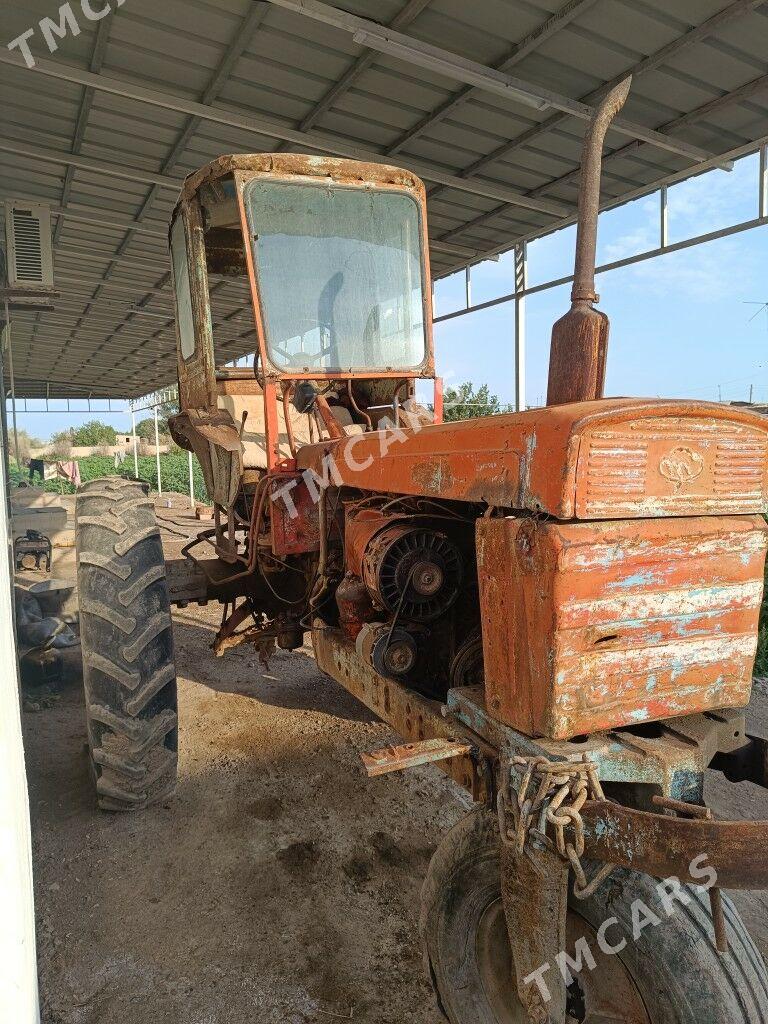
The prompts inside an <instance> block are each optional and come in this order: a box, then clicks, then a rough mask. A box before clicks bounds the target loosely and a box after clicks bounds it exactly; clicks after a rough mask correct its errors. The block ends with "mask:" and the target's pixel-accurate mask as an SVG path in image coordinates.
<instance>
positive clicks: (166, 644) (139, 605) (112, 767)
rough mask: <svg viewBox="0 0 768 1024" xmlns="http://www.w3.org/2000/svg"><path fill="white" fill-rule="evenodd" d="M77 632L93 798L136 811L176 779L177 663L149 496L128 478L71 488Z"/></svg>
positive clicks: (104, 804) (118, 808)
mask: <svg viewBox="0 0 768 1024" xmlns="http://www.w3.org/2000/svg"><path fill="white" fill-rule="evenodd" d="M75 535H76V545H77V578H78V591H79V600H80V636H81V642H82V650H83V680H84V686H85V707H86V717H87V725H88V744H89V749H90V757H91V765H92V769H93V775H94V778H95V780H96V792H97V795H98V801H99V806H100V807H101V808H103V809H104V810H109V811H133V810H139V809H141V808H143V807H148V806H149V805H150V804H154V803H158V802H159V801H162V800H165V799H166V798H167V797H168V796H170V794H171V793H172V792H173V790H174V788H175V786H176V771H177V760H178V753H177V751H178V717H177V700H176V669H175V664H174V657H173V634H172V620H171V608H170V601H169V599H168V588H167V585H166V579H165V559H164V557H163V548H162V543H161V540H160V533H159V531H158V528H157V521H156V518H155V510H154V504H153V502H152V500H151V498H150V497H149V496H148V494H147V490H146V488H145V487H144V486H143V485H142V484H141V483H139V482H137V481H133V480H122V479H118V478H114V479H112V478H110V479H105V480H95V481H90V482H89V483H87V484H85V485H84V487H83V488H82V489H81V490H80V491H79V493H78V495H77V504H76V523H75Z"/></svg>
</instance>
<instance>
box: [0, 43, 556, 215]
mask: <svg viewBox="0 0 768 1024" xmlns="http://www.w3.org/2000/svg"><path fill="white" fill-rule="evenodd" d="M0 63H6V65H11V66H12V67H14V68H18V69H20V70H24V71H28V72H29V73H30V74H35V73H37V74H42V75H47V76H49V77H52V78H55V79H59V80H62V81H68V82H79V83H80V84H81V85H91V86H93V88H94V89H100V90H102V91H104V92H108V93H111V94H112V95H118V96H123V97H124V98H128V99H136V100H137V101H138V102H144V103H150V104H152V105H154V106H161V108H163V109H165V110H172V111H176V112H179V113H184V114H190V115H193V116H197V117H200V118H201V120H204V121H212V122H214V123H216V124H221V125H226V126H228V127H230V128H242V129H243V130H244V131H248V132H253V133H255V134H257V135H266V136H268V137H270V138H284V139H287V140H288V141H295V142H298V143H299V144H300V145H302V146H309V147H310V148H312V150H317V151H319V152H325V153H329V154H332V155H334V156H338V157H346V158H349V159H352V160H366V161H370V162H371V163H377V164H380V163H385V162H386V159H387V158H386V157H385V156H383V155H382V154H380V153H375V152H374V153H372V152H370V151H367V150H364V148H361V147H358V146H356V145H354V144H349V143H347V142H344V141H341V140H339V139H337V138H335V137H332V136H325V135H319V134H313V133H309V132H298V131H295V130H294V129H292V128H286V126H285V125H283V124H281V123H280V122H278V121H272V120H270V119H267V118H264V117H258V118H254V117H252V116H250V115H249V116H245V115H241V114H237V113H234V112H230V111H228V110H224V109H222V108H220V106H206V105H205V104H204V103H199V102H196V101H195V100H188V99H182V98H181V97H179V96H174V95H173V94H172V93H166V92H161V91H159V90H157V89H146V88H144V87H143V86H137V85H134V84H132V83H130V82H124V81H120V80H118V79H113V78H105V77H104V76H103V75H91V74H90V72H85V71H80V70H78V69H76V68H72V67H70V66H69V65H61V63H57V62H56V61H53V60H43V59H42V58H41V59H39V60H38V61H37V63H36V65H35V67H34V69H27V66H26V65H25V63H22V62H20V61H19V59H17V58H16V57H15V56H14V55H13V54H10V53H7V54H6V53H3V52H2V51H0ZM0 150H8V151H9V152H15V153H17V152H19V150H27V151H28V152H27V154H26V155H27V156H31V157H32V158H33V159H36V157H35V153H33V152H30V151H31V147H30V146H23V145H22V144H20V143H16V142H10V143H8V142H5V141H3V142H0ZM37 152H38V153H39V154H40V156H39V158H38V159H47V160H49V161H50V162H53V163H61V164H67V163H70V162H73V163H74V162H75V161H81V162H82V160H83V158H78V157H73V156H72V155H71V154H59V153H56V152H51V151H37ZM23 155H24V154H23ZM89 163H91V169H98V168H95V167H94V166H93V163H92V162H90V161H89ZM98 163H101V162H100V161H99V162H98ZM402 164H403V166H404V167H408V168H410V169H411V170H413V171H414V172H415V173H416V174H419V175H420V176H421V177H423V178H426V179H427V180H429V181H435V182H437V183H438V184H444V185H449V186H450V187H452V188H458V189H459V190H460V191H466V193H469V194H470V195H473V196H482V197H484V198H486V199H497V200H499V201H500V202H504V203H509V204H510V205H511V206H516V205H520V206H523V207H525V208H526V209H529V210H537V211H538V212H540V213H548V214H551V215H553V216H561V215H562V214H563V212H564V209H563V205H562V204H559V203H553V202H551V201H545V200H537V199H528V198H527V197H526V196H524V195H523V194H522V193H518V191H516V190H515V189H513V188H509V187H507V186H505V185H501V184H496V183H495V182H492V181H485V180H481V181H474V182H469V181H464V180H462V178H460V177H458V176H457V175H455V174H451V173H446V172H444V171H442V170H440V169H439V168H437V167H435V166H434V165H432V164H427V163H424V162H423V161H420V160H419V161H416V160H412V159H411V158H409V159H408V160H406V161H402ZM76 166H77V165H76ZM101 169H102V170H103V172H104V173H110V174H113V175H115V176H117V177H123V178H129V179H132V180H137V181H144V182H147V183H151V184H153V183H159V184H163V185H164V186H165V185H167V186H168V187H169V188H174V189H176V188H178V186H179V182H178V180H177V179H175V178H166V177H165V176H164V175H157V174H155V175H153V174H147V173H146V172H142V171H138V170H137V171H133V170H132V169H131V170H130V171H129V170H127V169H120V168H119V165H116V164H103V165H102V168H101Z"/></svg>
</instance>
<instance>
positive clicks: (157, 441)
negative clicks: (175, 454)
mask: <svg viewBox="0 0 768 1024" xmlns="http://www.w3.org/2000/svg"><path fill="white" fill-rule="evenodd" d="M155 459H156V460H157V493H158V494H162V493H163V481H162V480H161V479H160V430H159V428H158V425H157V406H155Z"/></svg>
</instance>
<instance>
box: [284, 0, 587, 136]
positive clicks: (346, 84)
mask: <svg viewBox="0 0 768 1024" xmlns="http://www.w3.org/2000/svg"><path fill="white" fill-rule="evenodd" d="M431 2H432V0H408V3H407V4H406V5H405V7H404V8H403V9H402V10H401V11H400V13H399V14H396V15H395V17H394V18H393V19H392V21H390V23H389V27H390V28H393V29H399V28H406V27H407V26H408V25H410V24H411V22H412V21H415V19H416V18H418V16H419V15H420V14H421V12H422V11H423V10H424V8H425V7H428V6H429V4H430V3H431ZM592 2H593V3H594V2H595V0H592ZM377 57H378V54H377V53H376V51H375V50H367V51H366V52H365V53H363V54H361V55H360V56H359V57H358V58H357V60H356V61H355V62H354V64H353V65H352V67H351V68H350V69H349V71H347V72H346V74H344V75H343V76H342V77H341V78H340V79H339V81H338V82H336V84H335V85H334V86H332V87H331V88H330V89H329V90H328V92H327V93H326V94H325V96H323V98H322V99H321V100H319V101H318V102H317V103H316V104H315V106H314V107H313V108H312V110H311V111H310V113H309V114H307V116H306V117H305V118H304V119H303V121H302V122H301V124H300V125H299V131H301V132H308V131H309V130H310V128H313V127H314V126H315V125H316V124H317V122H318V121H319V120H320V118H321V117H322V116H323V114H325V113H326V111H328V110H330V109H331V107H333V106H334V104H335V103H336V102H337V101H338V100H339V98H340V97H341V96H343V95H344V93H345V92H347V90H348V89H351V88H352V86H353V85H354V84H355V82H356V81H357V80H358V78H360V76H361V75H362V74H363V73H364V72H365V71H367V69H368V68H369V67H370V66H371V64H373V62H374V61H375V60H376V58H377Z"/></svg>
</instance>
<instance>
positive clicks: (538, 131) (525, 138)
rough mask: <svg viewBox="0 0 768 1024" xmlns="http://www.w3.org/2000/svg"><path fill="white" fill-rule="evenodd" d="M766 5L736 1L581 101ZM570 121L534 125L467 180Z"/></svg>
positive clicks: (558, 117) (758, 0)
mask: <svg viewBox="0 0 768 1024" xmlns="http://www.w3.org/2000/svg"><path fill="white" fill-rule="evenodd" d="M765 2H766V0H736V2H735V3H732V4H729V6H728V7H725V8H724V9H723V10H722V11H719V12H718V13H717V14H714V15H713V16H712V17H711V18H708V19H707V20H706V21H704V22H702V23H701V25H697V26H696V27H695V28H692V29H690V31H688V32H685V33H684V34H683V35H682V36H679V37H678V38H677V39H673V40H672V41H671V42H669V43H667V44H666V46H662V47H661V48H660V49H659V50H656V51H655V52H654V53H652V54H649V56H647V57H644V58H643V59H642V60H641V61H638V62H637V63H636V64H634V65H633V66H632V67H630V68H627V69H626V71H622V72H621V74H619V75H616V76H615V77H614V78H612V79H611V80H610V81H609V82H605V83H604V84H603V85H601V86H599V87H598V88H597V89H593V90H592V91H591V92H588V93H587V94H586V95H585V96H582V97H581V101H582V102H583V103H598V102H599V101H600V100H601V99H602V98H603V96H605V94H606V93H607V92H610V90H611V89H613V88H614V87H615V86H616V85H618V84H619V82H620V81H622V79H624V78H626V76H627V75H629V74H631V75H632V78H633V81H634V80H636V79H637V78H639V77H640V76H641V75H644V74H647V73H648V72H649V71H655V70H656V69H657V68H659V67H660V66H661V65H663V64H664V63H665V62H666V61H668V60H669V59H670V58H671V57H673V56H675V55H676V54H679V53H680V52H681V51H682V50H686V49H688V48H689V47H691V46H693V45H694V44H695V43H700V42H702V41H703V40H705V39H706V38H707V37H709V36H711V35H712V34H713V33H714V32H715V31H717V30H718V29H720V28H722V27H723V26H724V25H727V24H729V23H730V22H732V21H736V20H737V19H739V18H743V17H744V16H745V15H747V14H749V13H751V12H752V11H753V10H756V9H757V8H758V7H762V6H763V5H764V4H765ZM569 120H570V116H569V115H568V114H555V115H554V116H553V117H549V118H547V120H546V121H544V122H542V123H541V124H539V125H534V127H532V128H529V129H528V130H527V131H525V132H523V133H522V134H520V135H518V136H517V138H515V139H511V140H510V141H509V142H505V143H503V144H502V145H501V146H498V147H497V148H496V149H495V150H493V152H492V153H489V154H488V155H487V156H484V157H481V159H480V160H476V161H475V163H474V164H471V165H470V166H469V167H468V168H466V170H465V171H463V172H462V174H464V175H467V176H471V175H473V174H479V173H480V172H481V171H484V170H486V169H487V168H488V167H490V166H491V165H492V164H494V163H497V162H498V161H499V160H503V159H504V158H505V157H508V156H510V155H511V154H512V153H514V152H515V151H516V150H518V149H522V148H524V147H525V146H530V144H531V143H532V142H534V141H535V140H536V139H538V138H540V137H541V136H542V135H545V134H546V133H547V132H551V131H554V130H555V129H557V128H560V127H561V126H562V125H564V124H567V123H568V121H569ZM657 130H658V131H660V132H662V133H665V132H666V131H668V130H669V128H667V127H665V126H662V127H661V128H659V129H657Z"/></svg>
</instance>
